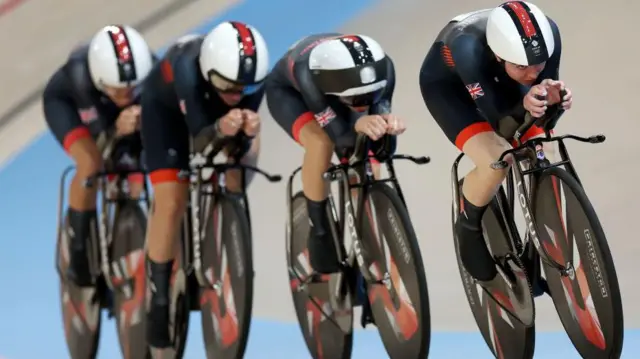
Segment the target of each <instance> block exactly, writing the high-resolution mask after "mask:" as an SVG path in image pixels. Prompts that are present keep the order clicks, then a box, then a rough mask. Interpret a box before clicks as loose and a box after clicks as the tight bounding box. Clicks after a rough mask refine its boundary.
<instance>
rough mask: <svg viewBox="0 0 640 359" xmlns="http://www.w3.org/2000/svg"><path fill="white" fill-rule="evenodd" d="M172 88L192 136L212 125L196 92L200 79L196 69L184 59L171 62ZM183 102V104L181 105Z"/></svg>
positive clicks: (200, 95) (199, 94)
mask: <svg viewBox="0 0 640 359" xmlns="http://www.w3.org/2000/svg"><path fill="white" fill-rule="evenodd" d="M173 71H174V88H175V91H176V95H177V97H178V101H180V102H181V105H180V107H181V109H182V110H183V111H184V112H185V114H184V118H185V121H186V123H187V127H188V128H189V133H190V134H191V135H192V136H197V135H198V134H200V133H201V132H202V130H203V129H205V128H207V127H210V126H211V125H212V123H211V120H210V119H209V116H208V115H207V111H206V108H205V106H204V103H203V101H202V100H201V97H202V95H203V94H201V93H199V92H198V87H199V86H198V82H199V80H200V77H199V74H198V71H197V69H196V68H195V67H194V66H193V65H191V64H189V63H187V62H186V61H179V60H178V61H175V62H174V64H173ZM183 104H184V105H183Z"/></svg>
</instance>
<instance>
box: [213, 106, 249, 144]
mask: <svg viewBox="0 0 640 359" xmlns="http://www.w3.org/2000/svg"><path fill="white" fill-rule="evenodd" d="M218 122H219V123H218V130H219V131H220V134H221V135H222V136H227V137H232V136H235V135H236V134H237V133H238V131H239V130H240V129H241V128H242V124H243V122H244V120H243V118H242V110H240V109H237V108H234V109H232V110H231V111H229V112H228V113H227V114H226V115H224V116H222V118H221V119H219V120H218Z"/></svg>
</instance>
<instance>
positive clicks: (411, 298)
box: [286, 135, 431, 359]
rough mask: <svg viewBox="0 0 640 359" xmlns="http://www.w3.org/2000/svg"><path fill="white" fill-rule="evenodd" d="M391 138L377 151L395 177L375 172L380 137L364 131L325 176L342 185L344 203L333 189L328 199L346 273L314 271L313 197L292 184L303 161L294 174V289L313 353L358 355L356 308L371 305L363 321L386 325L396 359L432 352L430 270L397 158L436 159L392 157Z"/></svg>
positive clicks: (341, 358)
mask: <svg viewBox="0 0 640 359" xmlns="http://www.w3.org/2000/svg"><path fill="white" fill-rule="evenodd" d="M389 139H390V137H389V136H385V137H384V138H383V139H381V140H380V143H383V144H384V145H382V146H381V147H380V148H379V151H377V153H376V154H375V159H377V160H380V161H381V163H384V164H385V165H386V168H387V171H388V173H389V178H387V179H375V178H374V174H373V169H372V164H371V160H372V159H373V156H371V155H373V152H372V151H371V150H372V148H373V146H372V142H371V141H370V140H369V139H368V137H366V136H362V135H358V136H357V139H356V142H355V146H354V148H352V149H347V151H345V152H343V153H342V154H341V155H340V156H339V158H340V164H337V165H334V166H332V167H331V168H329V169H328V170H327V171H326V173H325V174H324V179H325V180H327V181H336V182H338V183H339V188H338V201H337V202H336V201H335V199H334V197H333V196H332V195H331V194H330V195H329V201H328V205H327V207H328V208H327V211H328V215H329V218H332V219H333V221H332V222H333V226H332V228H331V230H332V232H333V238H335V239H337V242H338V243H337V244H339V245H337V246H336V248H338V255H339V258H340V261H341V263H342V267H343V270H342V271H341V272H339V273H335V274H330V275H318V274H316V273H314V271H313V270H312V268H311V266H310V264H309V258H308V249H307V241H308V236H309V233H310V232H309V218H308V214H307V210H306V200H305V197H304V194H303V193H302V191H299V192H297V193H295V194H294V193H293V189H292V185H293V180H294V178H295V176H296V174H297V173H298V172H299V171H300V170H301V167H299V168H297V169H296V170H295V171H293V173H292V174H291V176H290V178H289V182H288V185H287V201H288V203H287V208H288V212H289V213H288V221H287V225H286V229H287V238H286V239H287V241H286V242H287V244H286V246H287V247H286V250H287V264H288V268H289V280H290V288H291V294H292V297H293V302H294V306H295V308H296V314H297V316H298V323H299V325H300V329H301V330H302V333H303V335H304V338H305V341H306V344H307V347H308V349H309V351H310V353H311V355H312V357H313V358H336V359H346V358H350V357H351V349H352V342H353V308H354V307H355V306H362V307H363V314H362V317H361V325H362V326H363V327H365V326H366V325H367V324H375V325H376V326H377V327H378V330H379V333H380V336H381V338H382V341H383V343H384V346H385V349H386V351H387V353H388V354H389V356H390V357H391V358H425V357H426V356H427V354H428V352H429V344H430V337H431V323H430V313H429V298H428V291H427V281H426V276H425V270H424V265H423V262H422V256H421V254H420V248H419V245H418V239H417V236H416V234H415V232H414V229H413V225H412V224H411V220H410V218H409V213H408V211H407V207H406V202H405V200H404V196H403V194H402V190H401V189H400V185H399V183H398V180H397V178H396V173H395V169H394V166H393V160H409V161H412V162H413V163H415V164H426V163H428V162H429V161H430V159H429V158H428V157H417V158H416V157H412V156H407V155H399V154H397V155H391V151H390V148H391V146H390V141H389ZM349 152H352V153H351V154H350V153H349ZM388 183H391V185H388ZM354 207H355V210H354ZM345 230H346V232H348V235H344V234H345ZM347 248H348V249H349V250H348V251H347Z"/></svg>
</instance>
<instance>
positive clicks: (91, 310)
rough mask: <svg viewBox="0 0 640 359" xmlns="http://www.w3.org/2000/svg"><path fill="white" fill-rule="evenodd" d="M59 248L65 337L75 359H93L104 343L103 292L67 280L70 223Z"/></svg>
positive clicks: (58, 256)
mask: <svg viewBox="0 0 640 359" xmlns="http://www.w3.org/2000/svg"><path fill="white" fill-rule="evenodd" d="M60 225H61V226H63V228H62V229H61V230H59V231H58V233H59V236H58V241H57V248H56V266H57V269H58V273H59V277H60V298H61V300H60V303H61V305H62V319H63V323H64V333H65V339H66V342H67V347H68V349H69V357H70V358H72V359H93V358H95V357H96V354H97V350H98V341H99V339H100V322H101V317H100V307H101V306H100V300H101V296H102V292H101V290H100V288H98V287H97V286H96V287H83V288H81V287H78V286H76V285H75V284H73V283H72V282H71V281H69V280H67V278H66V275H65V273H66V272H67V268H68V267H69V237H68V235H67V233H66V232H67V230H66V228H68V227H67V226H68V222H67V221H66V220H65V222H63V223H60Z"/></svg>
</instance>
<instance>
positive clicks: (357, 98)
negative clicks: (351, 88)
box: [340, 88, 385, 107]
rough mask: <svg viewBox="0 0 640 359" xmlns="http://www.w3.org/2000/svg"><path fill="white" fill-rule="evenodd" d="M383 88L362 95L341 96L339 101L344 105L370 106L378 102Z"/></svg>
mask: <svg viewBox="0 0 640 359" xmlns="http://www.w3.org/2000/svg"><path fill="white" fill-rule="evenodd" d="M384 90H385V88H381V89H378V90H376V91H373V92H369V93H365V94H362V95H353V96H341V97H340V101H341V102H342V103H344V104H345V105H347V106H351V107H362V106H371V105H374V104H376V103H378V101H380V99H382V95H383V94H384Z"/></svg>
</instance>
